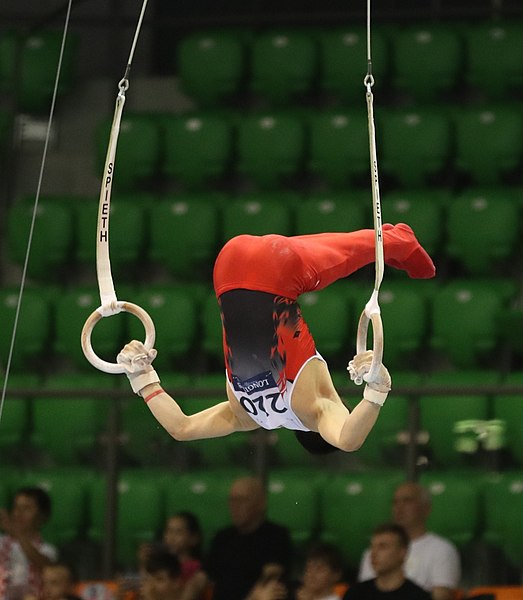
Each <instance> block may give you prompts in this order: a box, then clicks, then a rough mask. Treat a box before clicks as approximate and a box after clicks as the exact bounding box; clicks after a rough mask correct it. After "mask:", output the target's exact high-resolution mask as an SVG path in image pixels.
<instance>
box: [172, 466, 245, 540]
mask: <svg viewBox="0 0 523 600" xmlns="http://www.w3.org/2000/svg"><path fill="white" fill-rule="evenodd" d="M249 474H250V473H249V471H246V470H244V469H238V468H236V467H230V468H228V469H225V470H224V469H212V470H202V471H198V472H196V471H195V472H193V473H187V474H182V475H180V476H178V477H173V476H172V473H168V474H167V475H166V480H165V483H164V489H165V504H166V511H167V513H168V514H170V513H174V512H178V511H180V510H190V511H191V512H193V513H194V514H195V515H196V516H197V517H198V519H199V520H200V524H201V527H202V531H204V548H208V546H209V544H210V542H211V540H212V538H213V537H214V535H215V534H216V532H217V531H218V530H219V529H221V528H222V527H227V526H228V525H230V524H231V519H230V513H229V504H228V498H229V489H230V487H231V485H232V483H233V482H234V480H235V479H236V478H238V477H242V476H245V475H249ZM209 507H212V510H209Z"/></svg>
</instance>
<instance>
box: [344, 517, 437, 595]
mask: <svg viewBox="0 0 523 600" xmlns="http://www.w3.org/2000/svg"><path fill="white" fill-rule="evenodd" d="M408 549H409V536H408V535H407V532H406V531H405V530H404V529H403V527H401V526H400V525H397V524H390V525H389V524H385V525H380V526H378V527H377V528H376V529H375V530H374V533H373V535H372V538H371V542H370V562H371V564H372V568H373V569H374V572H375V574H376V575H375V577H374V578H373V579H367V580H366V581H360V582H358V583H356V584H354V585H352V586H350V587H349V589H348V590H347V592H346V593H345V595H344V596H343V600H379V598H386V599H387V600H430V593H429V592H427V591H426V590H424V589H423V588H421V587H420V586H418V585H416V584H415V583H414V582H412V581H411V580H410V579H407V577H406V576H405V571H404V565H405V559H406V557H407V553H408Z"/></svg>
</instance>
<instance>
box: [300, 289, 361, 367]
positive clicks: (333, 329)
mask: <svg viewBox="0 0 523 600" xmlns="http://www.w3.org/2000/svg"><path fill="white" fill-rule="evenodd" d="M299 302H300V307H301V309H302V313H303V317H304V319H305V321H306V322H307V325H308V326H309V329H310V330H311V333H312V335H313V337H314V340H315V342H316V347H317V348H318V350H319V352H320V353H321V354H322V355H324V356H325V357H327V358H328V357H331V356H335V355H339V354H340V353H341V352H344V351H346V349H347V343H348V333H349V328H350V324H351V323H352V321H353V314H352V309H351V307H350V306H349V303H348V302H347V300H346V298H345V296H344V295H343V294H342V293H340V292H339V291H338V290H336V289H335V288H327V289H324V290H321V291H320V292H307V293H305V294H302V295H301V296H300V299H299Z"/></svg>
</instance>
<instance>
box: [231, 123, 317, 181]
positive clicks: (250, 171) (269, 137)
mask: <svg viewBox="0 0 523 600" xmlns="http://www.w3.org/2000/svg"><path fill="white" fill-rule="evenodd" d="M304 152H305V128H304V125H303V122H302V121H301V119H300V118H299V117H298V116H297V115H294V114H284V113H279V112H278V113H276V112H275V113H271V112H267V113H264V114H257V115H248V116H244V117H242V118H240V119H239V120H238V125H237V142H236V154H237V158H236V162H235V167H236V172H237V174H238V175H240V176H243V177H245V178H247V179H250V180H252V181H253V182H254V183H256V184H257V185H258V186H260V187H263V188H275V187H278V185H282V184H283V183H284V182H285V180H286V179H287V178H289V177H291V176H293V175H296V173H297V172H298V171H299V169H300V168H301V166H302V161H303V157H304Z"/></svg>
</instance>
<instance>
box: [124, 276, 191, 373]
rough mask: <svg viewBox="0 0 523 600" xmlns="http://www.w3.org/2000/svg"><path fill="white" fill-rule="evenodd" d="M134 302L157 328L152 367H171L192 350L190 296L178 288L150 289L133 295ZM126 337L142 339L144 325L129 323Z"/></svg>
mask: <svg viewBox="0 0 523 600" xmlns="http://www.w3.org/2000/svg"><path fill="white" fill-rule="evenodd" d="M133 300H134V301H135V303H136V304H138V305H139V306H141V307H142V308H143V309H144V310H145V311H146V312H148V313H149V315H150V317H151V319H152V320H153V322H154V324H155V326H156V330H157V334H156V342H155V348H156V349H157V350H158V356H157V358H156V359H155V364H156V366H157V367H158V368H159V369H163V368H168V367H169V366H172V365H173V364H175V361H176V360H177V359H181V358H183V357H184V356H186V355H187V354H188V353H189V352H190V351H191V350H193V349H194V348H193V345H194V343H195V341H196V333H197V328H198V322H197V312H196V306H195V304H194V302H193V299H192V297H191V296H190V294H188V293H185V292H184V291H183V289H180V288H179V287H178V288H169V287H166V286H163V287H156V288H155V287H154V286H149V287H148V289H146V290H144V291H142V292H140V293H138V294H136V296H135V297H134V298H133ZM128 337H129V338H130V339H143V338H144V330H143V325H142V324H141V322H140V321H139V320H138V319H135V318H132V320H130V321H129V325H128Z"/></svg>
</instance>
